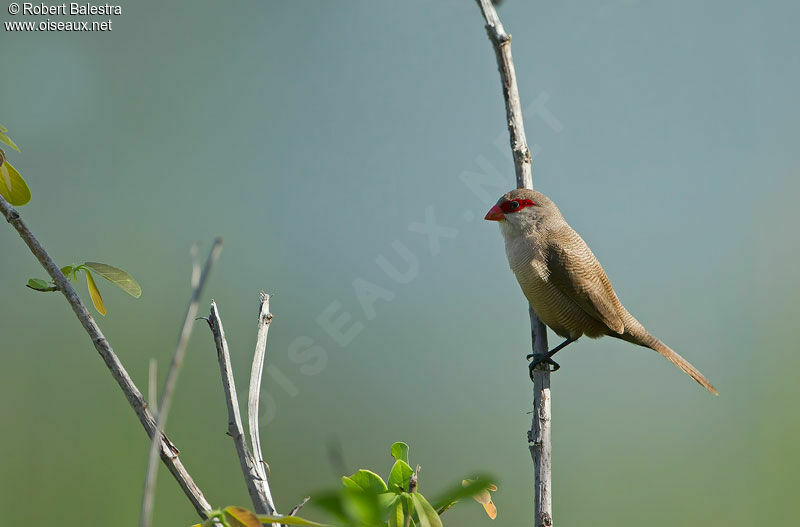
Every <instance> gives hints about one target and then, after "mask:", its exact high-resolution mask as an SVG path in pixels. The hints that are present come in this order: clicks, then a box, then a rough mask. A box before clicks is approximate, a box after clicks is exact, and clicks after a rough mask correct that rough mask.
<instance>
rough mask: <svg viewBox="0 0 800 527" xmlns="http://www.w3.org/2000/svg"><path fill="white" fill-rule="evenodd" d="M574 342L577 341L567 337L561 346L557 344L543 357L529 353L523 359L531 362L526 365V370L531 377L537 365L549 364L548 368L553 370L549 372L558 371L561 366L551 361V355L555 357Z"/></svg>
mask: <svg viewBox="0 0 800 527" xmlns="http://www.w3.org/2000/svg"><path fill="white" fill-rule="evenodd" d="M576 340H578V339H574V338H572V337H569V338H568V339H567V340H565V341H564V342H562V343H561V344H559V345H558V346H556V347H555V348H553V349H551V350H550V351H548V352H547V353H545V354H544V355H539V354H537V353H531V354H529V355H528V356H526V357H525V358H526V359H528V360H530V361H531V363H530V364H529V365H528V369H529V370H530V373H531V375H533V370H534V369H535V368H536V367H537V366H538V365H539V364H549V365H550V366H552V367H553V369H552V370H550V371H556V370H557V369H559V368H560V367H561V366H559V364H558V363H557V362H556V361H554V360H553V359H552V357H553V355H555V354H556V353H558V352H559V351H561V350H562V349H564V348H565V347H567V346H568V345H569V344H572V343H573V342H575V341H576ZM531 359H533V360H531Z"/></svg>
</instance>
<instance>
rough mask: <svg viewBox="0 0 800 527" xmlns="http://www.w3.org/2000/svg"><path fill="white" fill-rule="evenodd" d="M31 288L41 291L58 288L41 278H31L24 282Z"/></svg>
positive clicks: (56, 289)
mask: <svg viewBox="0 0 800 527" xmlns="http://www.w3.org/2000/svg"><path fill="white" fill-rule="evenodd" d="M26 285H27V286H28V287H30V288H31V289H35V290H36V291H42V292H50V291H58V288H57V287H55V286H53V285H52V284H50V283H48V282H46V281H44V280H42V279H41V278H31V279H30V280H28V283H27V284H26Z"/></svg>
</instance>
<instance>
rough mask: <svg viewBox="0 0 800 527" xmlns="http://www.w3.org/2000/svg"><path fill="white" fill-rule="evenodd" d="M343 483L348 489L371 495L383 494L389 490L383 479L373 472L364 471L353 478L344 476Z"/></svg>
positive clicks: (360, 471)
mask: <svg viewBox="0 0 800 527" xmlns="http://www.w3.org/2000/svg"><path fill="white" fill-rule="evenodd" d="M342 483H343V484H344V486H345V487H346V488H350V489H355V490H362V491H364V492H368V493H370V494H381V493H383V492H386V491H387V490H389V489H388V487H387V486H386V483H384V481H383V479H382V478H381V477H380V476H379V475H377V474H376V473H374V472H372V471H371V470H364V469H362V470H359V471H358V472H356V473H355V474H353V475H352V476H349V477H348V476H344V477H342Z"/></svg>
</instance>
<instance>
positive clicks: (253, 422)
mask: <svg viewBox="0 0 800 527" xmlns="http://www.w3.org/2000/svg"><path fill="white" fill-rule="evenodd" d="M260 298H261V302H260V303H259V307H258V333H257V334H256V350H255V352H254V353H253V366H252V368H251V369H250V390H249V391H248V395H247V427H248V429H249V431H250V445H251V446H252V447H253V456H254V458H255V462H256V471H257V472H258V475H259V477H260V478H261V484H262V485H263V487H264V493H265V494H266V497H267V503H268V505H269V506H270V508H271V509H272V510H267V511H266V512H265V514H273V513H274V512H275V503H274V502H273V500H272V493H271V492H270V489H269V482H268V479H267V478H268V474H267V464H266V462H265V461H264V456H263V454H262V453H261V433H260V431H259V428H258V409H259V408H258V407H259V399H260V396H261V375H262V373H263V372H264V358H265V356H266V352H267V334H268V333H269V326H270V323H271V322H272V313H270V312H269V295H268V294H267V293H265V292H263V291H262V292H261V297H260Z"/></svg>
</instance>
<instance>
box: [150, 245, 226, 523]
mask: <svg viewBox="0 0 800 527" xmlns="http://www.w3.org/2000/svg"><path fill="white" fill-rule="evenodd" d="M221 251H222V239H221V238H217V239H216V240H214V245H213V246H212V247H211V251H209V253H208V258H207V259H206V263H205V266H203V272H202V273H201V274H200V278H199V279H196V276H197V267H199V266H198V265H197V262H194V265H193V266H192V267H193V268H192V280H191V283H192V297H191V299H190V300H189V306H188V307H187V308H186V316H185V317H184V319H183V326H182V327H181V333H180V335H179V336H178V344H177V345H176V346H175V354H174V355H173V356H172V363H171V364H170V365H169V370H167V379H166V380H165V381H164V390H163V391H162V393H161V403H160V404H159V405H158V414H156V429H158V430H162V431H163V430H164V426H165V424H166V422H167V416H168V414H169V408H170V405H171V404H172V397H173V395H174V393H175V386H176V385H177V383H178V374H179V373H180V370H181V368H182V367H183V361H184V358H185V357H186V346H187V345H188V344H189V337H190V336H191V334H192V329H193V328H194V321H195V318H196V317H197V309H198V305H199V303H200V295H202V294H203V288H204V286H205V284H206V281H207V280H208V275H209V274H210V273H211V267H212V266H213V265H214V262H216V261H217V258H218V257H219V253H220V252H221ZM157 453H158V445H157V443H156V441H153V443H152V444H151V445H150V452H149V455H148V457H147V472H146V473H145V480H144V491H143V493H142V510H141V514H140V516H139V525H140V527H149V526H150V524H151V522H152V517H153V502H154V500H155V487H156V476H157V474H158V470H157V468H158V466H157V463H156V456H157Z"/></svg>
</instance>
